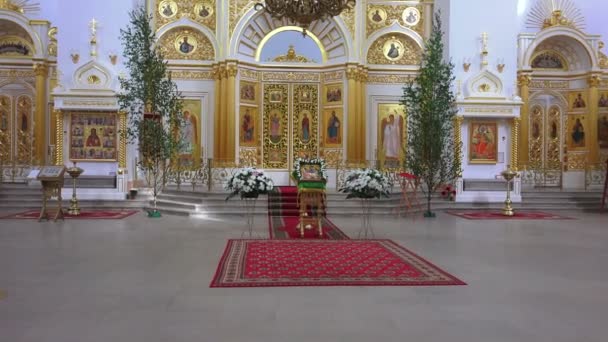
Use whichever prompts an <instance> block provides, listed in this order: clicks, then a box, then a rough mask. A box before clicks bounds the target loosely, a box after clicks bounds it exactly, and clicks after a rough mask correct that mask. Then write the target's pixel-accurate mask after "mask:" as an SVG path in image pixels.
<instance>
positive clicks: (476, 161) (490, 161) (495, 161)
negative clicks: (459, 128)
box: [467, 121, 498, 164]
mask: <svg viewBox="0 0 608 342" xmlns="http://www.w3.org/2000/svg"><path fill="white" fill-rule="evenodd" d="M476 125H477V126H481V125H485V126H491V127H494V147H493V152H494V159H481V158H479V159H473V157H472V154H471V149H472V147H473V132H474V128H475V126H476ZM467 155H468V158H467V159H468V161H469V164H498V123H497V122H496V121H471V122H470V123H469V144H468V147H467Z"/></svg>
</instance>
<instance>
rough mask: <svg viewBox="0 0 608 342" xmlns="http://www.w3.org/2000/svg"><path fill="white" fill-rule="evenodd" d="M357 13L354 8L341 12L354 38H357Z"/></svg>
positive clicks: (341, 16)
mask: <svg viewBox="0 0 608 342" xmlns="http://www.w3.org/2000/svg"><path fill="white" fill-rule="evenodd" d="M355 14H356V11H355V10H354V9H347V10H345V11H343V12H342V13H341V14H340V18H342V20H343V21H344V24H346V27H347V28H348V31H349V32H350V35H351V37H352V39H353V40H355V21H356V20H355V17H356V15H355Z"/></svg>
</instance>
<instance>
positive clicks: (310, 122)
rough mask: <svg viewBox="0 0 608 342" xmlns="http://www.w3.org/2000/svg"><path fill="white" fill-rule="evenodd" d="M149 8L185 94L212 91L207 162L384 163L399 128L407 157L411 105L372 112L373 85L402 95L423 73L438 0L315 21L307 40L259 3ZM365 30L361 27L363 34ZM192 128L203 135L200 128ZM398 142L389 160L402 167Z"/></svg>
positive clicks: (160, 0) (160, 2) (181, 2)
mask: <svg viewBox="0 0 608 342" xmlns="http://www.w3.org/2000/svg"><path fill="white" fill-rule="evenodd" d="M149 4H150V5H149V6H150V7H149V8H150V12H151V13H152V14H153V16H154V22H155V27H156V32H157V36H158V37H159V38H158V39H159V45H160V46H161V49H162V51H163V53H164V54H165V55H166V56H168V59H169V68H170V69H171V71H172V77H173V78H174V79H175V80H176V81H177V83H178V87H179V88H180V90H182V89H183V88H185V89H187V90H186V91H187V92H188V91H200V92H209V93H211V94H213V95H211V96H210V98H212V99H214V100H213V105H212V106H211V107H210V108H209V111H210V112H212V113H209V114H210V115H209V116H210V118H213V119H211V120H212V122H213V125H212V126H213V128H212V129H210V130H208V131H207V132H208V133H209V134H210V135H212V137H202V139H201V138H199V139H200V140H201V141H203V142H205V141H209V140H208V139H210V140H212V141H213V145H214V147H213V149H212V150H213V153H212V154H210V155H209V156H208V157H212V158H214V159H216V160H218V161H221V162H222V163H223V162H229V161H230V160H235V161H236V162H239V163H240V164H241V165H248V166H258V167H264V168H267V169H277V170H285V169H289V168H290V167H291V165H292V164H293V161H294V159H295V158H297V157H299V156H310V157H324V158H325V159H326V160H327V161H328V165H329V166H330V167H337V165H338V164H339V163H341V162H343V161H344V160H346V159H348V160H356V161H359V162H361V161H365V160H369V159H373V158H376V157H379V156H377V155H376V154H375V151H376V150H378V148H380V149H384V148H383V147H382V145H383V143H384V142H383V140H381V138H380V137H381V136H384V134H385V133H384V129H385V128H386V129H388V128H387V127H391V128H393V129H396V128H397V127H398V126H399V125H401V128H400V129H398V131H399V132H398V134H397V135H392V133H389V138H390V139H393V137H396V140H390V139H389V140H390V141H397V140H398V141H399V142H400V146H399V148H398V150H399V151H402V150H403V147H404V143H405V139H406V136H405V121H406V120H405V113H404V112H403V109H402V108H400V106H399V105H398V103H397V101H394V102H390V101H389V102H390V103H389V102H386V103H384V104H383V105H385V106H386V107H382V106H380V107H379V106H376V105H374V107H373V108H369V107H368V99H369V98H370V96H372V95H373V91H372V92H370V93H368V91H367V88H368V85H374V86H386V87H388V88H390V89H392V90H391V92H392V93H394V94H400V93H401V87H402V85H403V83H404V82H405V81H406V80H408V79H410V78H411V77H413V76H414V75H415V74H416V72H417V68H418V67H419V64H420V58H421V46H422V42H423V40H424V37H427V36H428V34H429V32H430V31H429V30H430V27H431V26H430V24H431V21H432V20H431V15H432V12H433V3H432V2H425V3H413V2H406V3H400V4H396V3H395V2H390V1H386V2H374V3H371V4H366V5H365V6H364V7H361V8H360V9H359V8H357V10H352V11H346V12H344V13H342V14H341V15H340V16H338V17H336V18H333V19H331V20H326V21H319V22H315V23H313V24H312V25H311V26H310V27H309V28H308V30H307V36H306V37H304V36H303V35H302V31H301V29H300V28H298V27H295V26H290V24H289V23H287V22H286V21H285V20H283V21H280V20H275V19H273V18H271V17H270V16H269V15H268V14H266V13H263V12H261V11H256V10H255V9H254V8H253V7H254V4H255V2H254V1H246V0H229V1H227V2H226V4H223V3H221V2H219V1H207V0H154V1H152V2H151V3H149ZM226 5H227V6H226ZM226 10H227V11H226ZM357 23H360V24H362V25H363V26H364V27H365V29H364V30H362V31H357V30H355V27H356V25H357ZM226 29H227V31H226ZM220 30H222V31H221V34H220ZM220 36H221V38H220ZM305 40H306V41H305ZM194 82H196V83H194ZM194 84H196V87H197V88H196V89H193V88H192V86H193V85H194ZM375 89H379V88H378V87H376V88H375ZM393 97H398V95H395V96H393ZM389 109H390V111H392V112H393V118H395V119H394V120H395V121H394V122H389V121H390V120H391V119H390V115H389V114H388V111H389ZM205 110H206V109H205V108H201V111H203V112H204V111H205ZM199 119H200V118H199ZM199 123H200V121H199ZM196 129H197V130H198V131H197V132H198V133H199V134H201V135H203V134H204V133H203V132H204V130H201V125H200V124H199V125H198V126H197V127H196ZM370 129H371V130H372V131H376V130H377V131H379V132H380V131H381V133H380V134H379V135H378V137H379V139H377V141H375V140H374V141H371V142H370V139H374V138H375V133H374V134H373V135H370V136H368V131H370ZM233 132H234V133H233ZM391 132H392V131H391ZM234 134H236V136H234ZM387 141H388V140H387ZM375 144H377V146H374V145H375ZM347 145H349V146H347ZM368 145H369V146H368ZM387 146H388V145H387ZM390 146H391V149H390V150H389V151H388V152H389V153H388V156H383V158H384V159H386V160H394V161H399V160H403V155H396V154H395V153H394V150H397V148H396V147H395V148H393V147H392V146H393V145H390ZM203 151H204V148H203V146H200V152H201V154H202V153H203ZM233 151H235V152H236V153H234V152H233ZM347 151H349V154H348V155H347V154H346V152H347Z"/></svg>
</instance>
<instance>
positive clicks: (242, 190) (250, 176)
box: [224, 167, 274, 200]
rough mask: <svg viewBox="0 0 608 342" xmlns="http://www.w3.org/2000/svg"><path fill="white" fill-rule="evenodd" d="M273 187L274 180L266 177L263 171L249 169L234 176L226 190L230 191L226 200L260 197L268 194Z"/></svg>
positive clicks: (227, 184)
mask: <svg viewBox="0 0 608 342" xmlns="http://www.w3.org/2000/svg"><path fill="white" fill-rule="evenodd" d="M273 187H274V184H273V183H272V179H270V177H268V176H267V175H265V174H264V171H263V170H258V169H255V168H251V167H247V168H243V169H240V170H238V171H237V172H236V173H235V174H233V175H232V177H230V179H229V180H228V182H227V183H226V186H225V187H224V188H225V189H226V190H228V191H230V195H228V197H227V198H226V200H229V199H231V198H232V197H234V196H236V195H240V196H241V198H251V197H258V195H261V194H262V195H263V194H267V193H268V192H269V191H271V190H272V188H273Z"/></svg>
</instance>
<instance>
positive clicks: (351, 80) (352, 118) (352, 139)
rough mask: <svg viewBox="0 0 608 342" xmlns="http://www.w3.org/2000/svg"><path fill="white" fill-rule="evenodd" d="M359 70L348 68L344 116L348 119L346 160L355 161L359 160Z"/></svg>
mask: <svg viewBox="0 0 608 342" xmlns="http://www.w3.org/2000/svg"><path fill="white" fill-rule="evenodd" d="M358 75H359V71H358V70H357V68H356V67H349V68H348V69H346V78H347V79H348V111H347V112H346V113H345V115H344V117H346V118H347V119H346V120H347V125H346V129H347V139H346V160H347V161H351V162H354V161H356V160H357V146H356V145H357V139H358V138H359V137H357V109H358V104H357V95H358V83H359V82H357V78H358Z"/></svg>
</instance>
